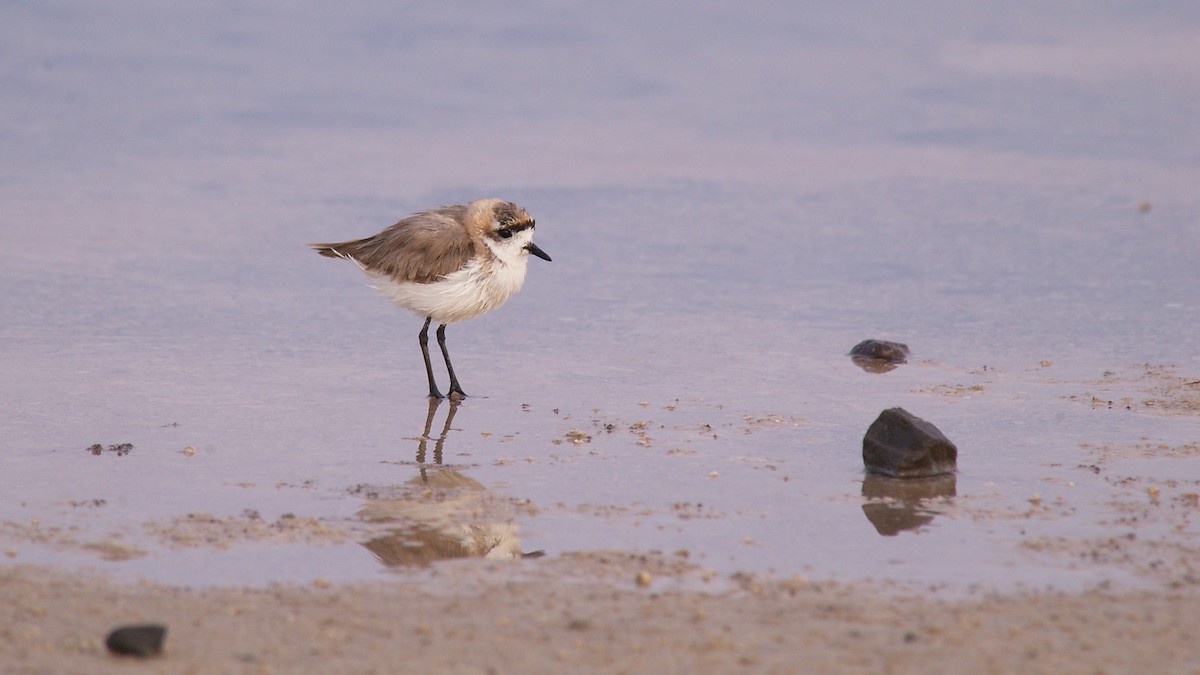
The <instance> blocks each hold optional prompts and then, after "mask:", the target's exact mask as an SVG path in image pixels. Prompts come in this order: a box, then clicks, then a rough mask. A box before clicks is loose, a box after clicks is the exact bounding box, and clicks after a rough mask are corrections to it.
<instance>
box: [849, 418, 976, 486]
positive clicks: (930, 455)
mask: <svg viewBox="0 0 1200 675" xmlns="http://www.w3.org/2000/svg"><path fill="white" fill-rule="evenodd" d="M863 464H864V465H866V468H867V471H868V472H869V473H877V474H882V475H884V476H893V477H895V478H920V477H924V476H936V475H938V474H943V473H951V472H953V471H954V470H955V468H957V466H958V448H956V447H954V444H953V443H951V442H950V440H949V439H948V438H946V437H945V436H944V435H943V434H942V432H941V431H939V430H938V428H937V427H935V426H933V425H932V424H930V423H929V422H926V421H925V420H923V419H921V418H920V417H916V416H914V415H913V414H912V413H910V412H908V411H907V410H905V409H904V408H889V409H888V410H884V411H883V412H882V413H880V414H879V417H878V419H876V420H875V421H874V422H873V423H871V427H870V428H869V429H867V434H866V435H865V436H863Z"/></svg>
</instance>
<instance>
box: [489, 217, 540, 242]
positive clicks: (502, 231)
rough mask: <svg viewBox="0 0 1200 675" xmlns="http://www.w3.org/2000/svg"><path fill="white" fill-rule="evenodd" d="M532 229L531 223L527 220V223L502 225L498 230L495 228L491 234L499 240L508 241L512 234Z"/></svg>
mask: <svg viewBox="0 0 1200 675" xmlns="http://www.w3.org/2000/svg"><path fill="white" fill-rule="evenodd" d="M532 229H533V221H532V220H527V221H525V222H521V223H512V224H511V225H502V226H500V227H499V228H497V229H496V231H495V232H493V233H492V234H494V235H495V236H497V237H500V238H501V239H508V238H509V237H511V236H513V235H514V234H516V233H518V232H521V231H522V230H532Z"/></svg>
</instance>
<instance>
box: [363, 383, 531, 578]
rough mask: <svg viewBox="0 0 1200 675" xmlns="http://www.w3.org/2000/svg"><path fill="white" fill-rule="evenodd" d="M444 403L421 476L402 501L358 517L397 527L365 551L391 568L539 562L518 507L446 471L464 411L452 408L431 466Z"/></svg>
mask: <svg viewBox="0 0 1200 675" xmlns="http://www.w3.org/2000/svg"><path fill="white" fill-rule="evenodd" d="M440 405H441V401H440V400H438V399H431V401H430V404H429V414H428V415H427V416H426V418H425V431H424V433H423V434H422V435H421V437H420V439H418V444H417V465H418V466H419V467H420V473H419V474H418V475H417V476H415V477H413V478H412V479H411V480H409V481H407V482H406V483H404V485H403V486H400V487H402V496H400V497H397V498H389V499H371V500H368V501H367V503H366V504H365V505H364V506H363V507H362V509H360V510H359V512H358V517H359V518H361V519H362V520H363V521H365V522H368V523H379V524H382V523H387V524H391V523H395V527H390V528H388V529H387V531H386V534H384V535H382V536H379V537H376V538H374V539H372V540H370V541H368V542H366V543H364V544H363V546H364V547H365V548H366V549H367V550H369V551H370V552H371V553H372V554H373V555H374V556H375V558H376V559H377V560H379V562H381V563H383V564H384V565H386V566H388V567H396V566H402V565H426V564H429V563H430V562H433V561H435V560H445V559H450V558H490V559H494V560H499V559H512V558H521V557H536V556H538V555H541V552H540V551H538V552H534V553H528V554H523V553H522V552H521V542H520V540H519V539H518V538H517V526H516V525H515V524H514V523H513V522H511V520H512V518H513V517H514V516H515V513H514V509H513V507H512V505H511V504H510V503H509V502H508V501H507V500H505V499H501V498H497V497H496V496H494V495H493V494H492V493H490V492H489V491H488V490H487V488H485V487H484V486H483V484H482V483H480V482H479V481H477V480H475V479H474V478H470V477H468V476H465V475H463V474H462V473H461V472H459V471H457V470H455V469H452V468H449V467H444V466H441V463H442V453H443V449H444V445H445V442H446V435H447V434H448V433H449V432H450V424H451V422H452V421H453V420H454V415H455V413H456V412H457V409H458V403H457V402H453V401H452V402H451V403H450V410H449V412H448V413H447V415H446V422H445V424H444V425H443V427H442V432H441V435H440V436H438V438H437V439H436V440H435V442H434V464H433V465H428V464H426V463H425V456H426V451H427V444H428V441H429V440H430V436H429V432H430V429H431V428H432V425H433V418H434V416H435V414H436V412H437V409H438V406H440Z"/></svg>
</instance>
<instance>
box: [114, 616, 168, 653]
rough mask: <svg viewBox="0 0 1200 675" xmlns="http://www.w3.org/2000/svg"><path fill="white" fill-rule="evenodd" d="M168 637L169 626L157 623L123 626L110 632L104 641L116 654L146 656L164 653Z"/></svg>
mask: <svg viewBox="0 0 1200 675" xmlns="http://www.w3.org/2000/svg"><path fill="white" fill-rule="evenodd" d="M166 639H167V627H166V626H164V625H162V624H157V623H146V624H139V625H135V626H121V627H120V628H118V629H116V630H114V631H113V632H111V633H109V634H108V639H107V640H105V641H104V644H105V646H107V647H108V650H109V651H110V652H112V653H114V654H124V655H128V656H137V657H141V658H146V657H148V656H157V655H159V654H161V653H162V650H163V641H165V640H166Z"/></svg>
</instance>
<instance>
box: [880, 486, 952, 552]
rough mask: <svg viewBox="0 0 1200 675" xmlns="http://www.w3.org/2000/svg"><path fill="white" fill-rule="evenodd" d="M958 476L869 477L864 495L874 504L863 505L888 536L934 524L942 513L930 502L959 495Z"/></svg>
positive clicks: (881, 532) (884, 534) (882, 533)
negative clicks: (934, 519)
mask: <svg viewBox="0 0 1200 675" xmlns="http://www.w3.org/2000/svg"><path fill="white" fill-rule="evenodd" d="M957 480H958V479H957V477H956V476H955V475H954V474H943V475H940V476H930V477H928V478H889V477H887V476H879V475H876V474H867V475H866V477H865V478H864V479H863V486H862V495H863V497H866V498H868V499H869V500H870V501H868V502H867V503H865V504H863V505H862V509H863V513H864V514H865V515H866V516H867V520H869V521H871V524H872V525H874V526H875V530H876V531H878V532H879V534H881V535H883V536H885V537H892V536H895V535H897V534H899V533H900V532H901V531H903V530H912V529H916V528H918V527H921V526H922V525H928V524H929V523H931V522H933V518H934V516H936V515H937V514H938V512H937V511H936V510H935V509H933V508H931V505H930V504H929V502H932V501H934V500H937V499H943V498H946V497H953V496H955V493H956V489H957Z"/></svg>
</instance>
